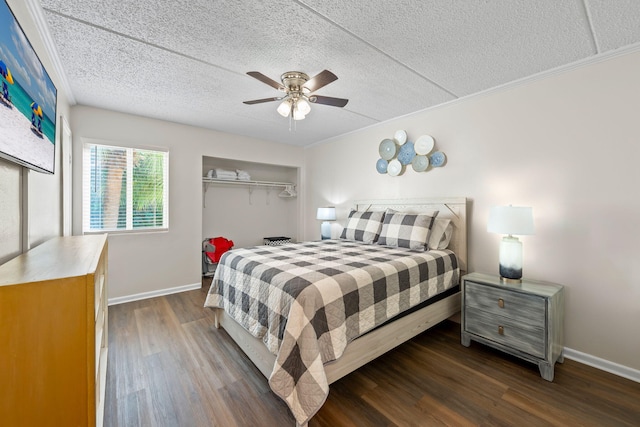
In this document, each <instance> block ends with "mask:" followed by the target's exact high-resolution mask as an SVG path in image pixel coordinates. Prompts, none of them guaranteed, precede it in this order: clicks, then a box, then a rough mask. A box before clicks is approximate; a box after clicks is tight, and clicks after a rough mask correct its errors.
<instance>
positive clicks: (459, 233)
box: [354, 197, 467, 274]
mask: <svg viewBox="0 0 640 427" xmlns="http://www.w3.org/2000/svg"><path fill="white" fill-rule="evenodd" d="M354 209H356V210H359V211H366V210H370V211H384V210H386V209H393V210H396V211H399V212H408V213H433V212H434V211H438V218H447V219H450V220H451V223H452V224H453V236H452V237H451V242H450V243H449V248H448V249H451V250H452V251H453V252H455V253H456V255H457V256H458V261H459V263H460V270H461V273H463V274H464V273H466V272H467V199H466V198H465V197H448V198H433V199H388V200H379V199H368V200H356V201H355V202H354Z"/></svg>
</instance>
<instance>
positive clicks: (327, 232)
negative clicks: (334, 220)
mask: <svg viewBox="0 0 640 427" xmlns="http://www.w3.org/2000/svg"><path fill="white" fill-rule="evenodd" d="M320 237H321V239H322V240H328V239H331V223H330V222H329V221H324V222H323V223H322V224H321V225H320Z"/></svg>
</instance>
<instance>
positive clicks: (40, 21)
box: [23, 0, 77, 105]
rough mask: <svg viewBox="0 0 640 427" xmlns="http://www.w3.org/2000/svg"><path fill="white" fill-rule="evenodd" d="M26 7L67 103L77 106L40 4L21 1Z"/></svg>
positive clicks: (32, 1)
mask: <svg viewBox="0 0 640 427" xmlns="http://www.w3.org/2000/svg"><path fill="white" fill-rule="evenodd" d="M23 1H24V2H25V4H26V5H27V9H28V10H29V14H30V15H31V19H33V22H34V23H35V26H36V28H37V29H38V34H39V35H40V38H41V39H42V41H43V43H44V47H45V50H46V51H47V54H48V56H49V59H50V60H51V62H52V63H53V69H54V70H55V72H56V75H57V76H58V81H59V84H60V86H61V88H62V90H63V92H64V94H65V96H66V98H67V101H68V102H69V104H70V105H75V104H77V101H76V98H75V96H73V92H72V91H71V85H69V80H68V79H67V74H66V73H65V71H64V67H63V66H62V62H61V61H60V55H58V49H57V48H56V45H55V43H54V42H53V38H52V37H51V33H50V32H49V27H48V25H47V21H46V19H45V17H44V11H43V9H42V6H41V5H40V2H39V1H38V0H23Z"/></svg>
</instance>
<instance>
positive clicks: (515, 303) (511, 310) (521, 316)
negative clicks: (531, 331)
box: [464, 281, 546, 328]
mask: <svg viewBox="0 0 640 427" xmlns="http://www.w3.org/2000/svg"><path fill="white" fill-rule="evenodd" d="M464 298H465V301H464V304H465V305H466V306H467V307H473V308H477V309H480V310H483V311H487V312H489V313H493V314H496V315H499V316H503V317H506V318H509V319H512V320H513V321H517V322H526V323H528V324H530V325H532V326H537V327H539V328H544V327H545V319H546V300H545V298H543V297H538V296H535V295H526V294H521V293H518V292H514V291H512V290H509V289H506V288H505V289H498V288H494V287H491V286H486V285H482V284H478V283H474V282H470V281H468V282H466V283H465V297H464Z"/></svg>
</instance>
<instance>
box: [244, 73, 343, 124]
mask: <svg viewBox="0 0 640 427" xmlns="http://www.w3.org/2000/svg"><path fill="white" fill-rule="evenodd" d="M247 74H248V75H250V76H251V77H253V78H255V79H258V80H260V81H261V82H262V83H265V84H268V85H269V86H271V87H273V88H276V89H278V90H279V91H282V92H284V93H285V95H284V96H280V97H273V98H263V99H254V100H252V101H244V103H245V104H248V105H253V104H261V103H263V102H272V101H282V102H281V103H280V105H279V106H278V113H280V115H281V116H282V117H289V116H291V117H292V118H293V120H302V119H304V118H305V116H306V115H307V114H309V112H310V111H311V105H310V104H309V103H314V104H324V105H330V106H332V107H344V106H345V105H347V102H349V100H348V99H344V98H333V97H330V96H320V95H314V94H313V92H315V91H317V90H318V89H320V88H322V87H324V86H326V85H328V84H329V83H331V82H334V81H336V80H338V77H337V76H336V75H335V74H333V73H332V72H331V71H329V70H324V71H322V72H321V73H319V74H317V75H316V76H314V77H312V78H309V76H308V75H306V74H305V73H302V72H300V71H288V72H286V73H284V74H283V75H282V76H280V80H281V81H282V83H278V82H276V81H275V80H272V79H271V78H269V77H267V76H265V75H264V74H262V73H260V72H258V71H249V72H248V73H247Z"/></svg>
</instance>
